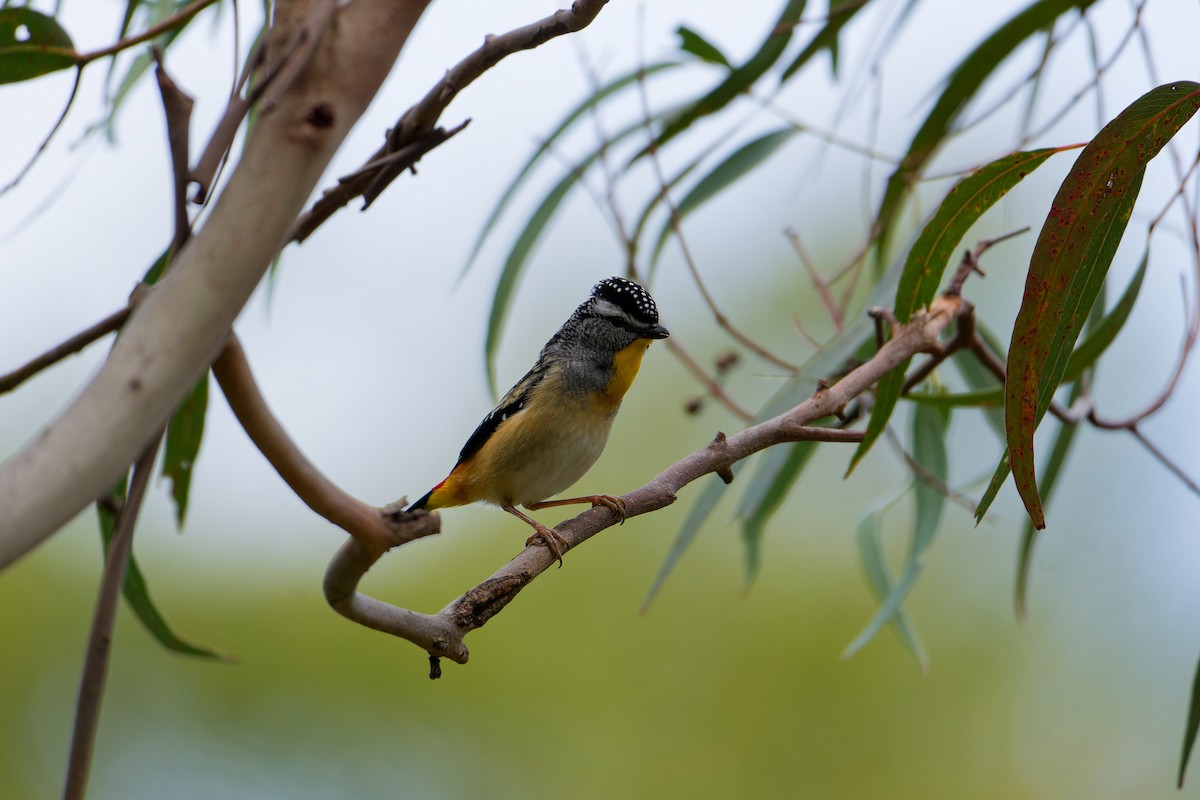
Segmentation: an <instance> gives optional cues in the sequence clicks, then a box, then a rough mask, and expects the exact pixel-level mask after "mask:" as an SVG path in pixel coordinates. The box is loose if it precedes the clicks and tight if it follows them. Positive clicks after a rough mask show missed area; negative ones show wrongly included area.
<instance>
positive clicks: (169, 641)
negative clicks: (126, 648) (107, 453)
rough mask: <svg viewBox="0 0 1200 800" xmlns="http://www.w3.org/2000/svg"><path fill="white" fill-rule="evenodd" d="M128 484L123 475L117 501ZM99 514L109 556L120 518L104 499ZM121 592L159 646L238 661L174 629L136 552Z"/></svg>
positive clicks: (115, 495)
mask: <svg viewBox="0 0 1200 800" xmlns="http://www.w3.org/2000/svg"><path fill="white" fill-rule="evenodd" d="M127 485H128V476H122V477H121V479H120V480H119V481H118V482H117V484H116V485H115V486H114V487H113V488H112V491H111V492H110V495H111V496H112V497H113V498H115V499H116V501H117V502H121V501H123V500H124V499H125V495H126V491H127ZM96 511H97V513H98V515H99V517H100V538H101V541H102V542H103V545H104V553H105V554H106V555H107V554H108V548H109V544H110V543H111V541H112V536H113V531H114V530H115V528H116V522H117V515H116V514H115V513H114V512H113V510H112V509H111V508H110V507H109V506H108V504H106V503H105V502H104V501H103V500H101V502H98V503H97V504H96ZM121 593H122V594H123V595H124V597H125V602H126V604H128V606H129V608H130V610H131V611H133V613H134V615H135V616H136V617H137V618H138V621H140V622H141V623H142V625H143V626H144V627H145V628H146V630H147V631H149V633H150V635H151V636H153V637H154V638H155V639H156V640H158V643H159V644H161V645H162V646H163V647H165V648H167V649H168V650H171V651H174V652H176V653H182V654H184V655H188V656H196V657H198V658H215V659H219V660H221V661H226V662H229V663H235V662H236V661H237V659H236V658H235V657H234V656H232V655H230V654H228V653H223V652H221V651H220V650H216V649H214V648H211V647H206V646H204V645H199V644H195V643H193V642H189V641H188V640H187V639H184V638H183V637H182V636H179V635H178V634H176V633H175V631H174V630H172V628H171V626H170V625H169V624H168V623H167V620H166V619H165V618H164V617H163V615H162V613H161V612H159V610H158V607H157V606H155V604H154V600H153V599H152V598H151V597H150V589H149V586H147V584H146V578H145V576H144V575H143V574H142V570H141V568H140V567H139V566H138V563H137V559H136V558H135V557H134V556H133V554H132V553H130V555H129V566H128V568H127V569H126V570H125V582H124V583H123V584H122V585H121Z"/></svg>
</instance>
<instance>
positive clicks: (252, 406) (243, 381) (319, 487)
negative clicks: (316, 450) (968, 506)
mask: <svg viewBox="0 0 1200 800" xmlns="http://www.w3.org/2000/svg"><path fill="white" fill-rule="evenodd" d="M213 376H214V377H215V378H216V379H217V384H218V385H219V386H220V387H221V391H222V392H223V393H224V395H225V399H226V401H228V403H229V407H230V409H231V410H232V411H233V414H234V416H235V417H237V421H238V423H240V424H241V426H242V428H243V429H244V430H245V431H246V435H247V436H249V437H250V441H252V442H254V446H255V447H257V448H258V449H259V451H260V452H261V453H262V454H263V456H264V457H265V458H266V459H267V461H269V462H270V464H271V466H272V467H274V468H275V471H276V472H278V473H279V477H281V478H283V480H284V482H285V483H286V484H287V485H288V486H289V487H290V488H291V489H292V491H293V492H295V493H296V496H297V497H299V498H300V499H301V500H302V501H304V504H305V505H307V506H308V507H309V508H311V509H312V510H313V511H315V512H316V513H317V514H319V515H321V516H322V517H324V518H325V519H327V520H329V521H330V522H332V523H333V524H334V525H337V526H338V527H339V528H341V529H342V530H344V531H346V532H347V533H349V534H350V535H351V537H353V539H354V541H356V542H357V543H358V544H359V549H358V550H356V551H355V552H356V553H361V554H362V555H363V556H364V557H366V556H369V557H370V558H371V561H372V562H374V560H375V559H377V558H379V556H381V555H382V554H383V553H385V552H387V551H388V550H389V549H390V548H392V547H395V546H396V545H398V544H403V543H404V542H407V541H410V540H411V539H414V538H417V537H418V536H428V535H429V534H432V533H437V532H438V525H437V518H436V517H434V518H432V520H430V519H422V520H420V521H419V524H417V525H416V526H412V525H408V524H405V523H406V522H410V521H411V519H410V517H411V516H412V515H409V516H405V515H403V514H401V513H400V510H401V509H402V508H403V507H404V506H405V505H406V504H405V503H404V501H403V500H401V501H399V502H397V503H394V504H392V505H390V506H385V507H383V508H375V507H374V506H370V505H367V504H366V503H364V502H362V501H361V500H358V499H356V498H354V497H352V496H351V495H349V494H347V493H346V492H345V491H343V490H342V489H341V488H339V487H338V486H337V485H336V484H335V483H334V482H333V481H331V480H330V479H329V478H328V477H326V476H325V474H324V473H322V472H321V471H320V470H319V469H318V468H317V467H316V466H315V465H314V464H313V463H312V462H311V461H309V460H308V459H307V458H306V457H305V456H304V453H302V452H301V451H300V448H299V447H297V446H296V444H295V442H293V441H292V439H291V437H289V436H288V434H287V431H285V430H284V429H283V426H282V425H281V424H280V423H279V420H278V419H276V417H275V415H274V414H272V413H271V410H270V408H268V407H267V403H266V400H264V399H263V396H262V393H261V392H260V391H259V390H258V385H257V384H256V383H255V380H254V375H253V373H252V372H251V371H250V364H249V362H247V360H246V353H245V351H244V350H243V349H242V345H241V342H239V341H238V338H237V335H236V334H234V333H232V332H231V333H230V334H229V339H228V340H227V341H226V343H225V348H224V349H223V350H222V351H221V355H220V356H219V357H218V358H217V360H216V361H214V362H213ZM418 529H419V530H420V531H421V532H420V533H413V530H418Z"/></svg>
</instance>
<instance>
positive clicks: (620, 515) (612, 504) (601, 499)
mask: <svg viewBox="0 0 1200 800" xmlns="http://www.w3.org/2000/svg"><path fill="white" fill-rule="evenodd" d="M591 501H592V508H595V507H596V506H604V507H605V508H607V509H610V510H611V511H612V512H613V513H614V514H616V515H617V520H618V522H619V523H620V524H621V525H624V524H625V517H626V516H627V512H626V508H625V499H624V498H623V497H613V496H612V495H611V494H597V495H593V496H592V497H591Z"/></svg>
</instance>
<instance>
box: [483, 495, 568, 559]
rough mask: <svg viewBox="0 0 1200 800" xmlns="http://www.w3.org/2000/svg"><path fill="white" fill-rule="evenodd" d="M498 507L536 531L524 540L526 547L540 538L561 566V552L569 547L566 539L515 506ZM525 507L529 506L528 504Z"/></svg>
mask: <svg viewBox="0 0 1200 800" xmlns="http://www.w3.org/2000/svg"><path fill="white" fill-rule="evenodd" d="M500 507H501V508H502V509H504V510H505V511H507V512H508V513H510V514H512V515H513V516H515V517H520V518H521V519H523V520H525V522H527V523H529V525H531V526H532V527H533V529H534V530H535V531H537V533H535V534H534V535H533V536H530V537H529V538H528V539H526V540H525V546H526V547H532V546H533V545H535V544H537V543H538V540H539V539H540V540H541V543H542V544H544V545H546V547H548V548H549V549H550V552H551V553H553V554H554V557H555V558H557V559H558V566H559V567H560V568H561V567H562V563H563V561H562V557H563V552H564V551H566V550H568V549H570V547H571V546H570V545H569V544H567V540H566V539H564V538H563V537H562V534H560V533H559V532H558V531H556V530H554V529H553V528H547V527H546V526H545V525H543V524H542V523H540V522H538V521H537V520H536V519H534V518H533V517H530V516H527V515H525V514H522V513H521V512H520V511H518V510H517V509H516V507H515V506H507V505H502V506H500ZM525 507H526V508H530V507H529V506H525ZM530 510H532V509H530Z"/></svg>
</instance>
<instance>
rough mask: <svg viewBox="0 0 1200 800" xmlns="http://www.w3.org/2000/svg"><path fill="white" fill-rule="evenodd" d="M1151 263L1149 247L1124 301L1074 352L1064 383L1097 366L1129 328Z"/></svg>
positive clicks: (1119, 302) (1124, 296)
mask: <svg viewBox="0 0 1200 800" xmlns="http://www.w3.org/2000/svg"><path fill="white" fill-rule="evenodd" d="M1149 263H1150V250H1149V249H1148V248H1147V250H1146V252H1145V253H1143V254H1142V263H1141V264H1139V265H1138V268H1137V271H1136V272H1135V273H1134V274H1133V278H1132V279H1130V281H1129V285H1128V286H1126V287H1125V291H1124V292H1123V293H1122V294H1121V299H1120V300H1118V301H1117V304H1116V305H1115V306H1113V308H1112V311H1110V312H1109V313H1108V314H1107V315H1106V316H1105V317H1104V318H1103V319H1102V320H1101V321H1100V322H1099V324H1097V326H1096V328H1095V330H1093V331H1092V332H1090V333H1089V334H1088V335H1087V337H1086V338H1085V339H1084V340H1083V341H1082V342H1080V343H1079V346H1078V347H1076V348H1075V350H1074V351H1073V352H1072V353H1071V358H1070V360H1069V361H1067V369H1066V371H1065V372H1064V373H1063V378H1062V380H1063V382H1064V383H1067V382H1069V381H1073V380H1075V379H1076V378H1078V377H1079V376H1080V375H1082V374H1083V371H1084V370H1085V369H1087V368H1088V367H1090V366H1092V365H1093V364H1095V363H1096V360H1097V359H1099V358H1100V356H1102V355H1103V354H1104V351H1105V350H1107V349H1108V346H1109V345H1111V344H1112V343H1113V341H1114V340H1115V339H1116V338H1117V334H1118V333H1120V332H1121V328H1123V327H1125V323H1126V321H1127V320H1128V319H1129V314H1130V312H1131V311H1133V304H1134V303H1135V302H1137V297H1138V293H1139V292H1141V290H1142V280H1143V279H1144V278H1145V277H1146V267H1147V265H1149Z"/></svg>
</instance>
